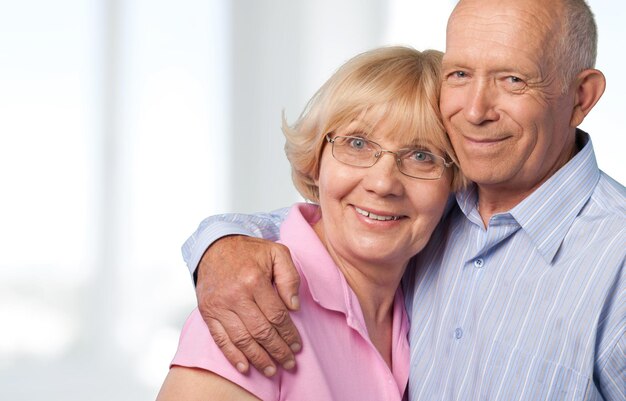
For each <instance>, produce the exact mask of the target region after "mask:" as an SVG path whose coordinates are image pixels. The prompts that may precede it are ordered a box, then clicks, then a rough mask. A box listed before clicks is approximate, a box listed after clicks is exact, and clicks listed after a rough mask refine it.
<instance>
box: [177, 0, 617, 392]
mask: <svg viewBox="0 0 626 401" xmlns="http://www.w3.org/2000/svg"><path fill="white" fill-rule="evenodd" d="M595 55H596V28H595V22H594V20H593V15H592V13H591V11H590V10H589V8H588V6H587V5H586V4H585V3H584V1H582V0H553V1H539V0H522V1H519V0H516V1H513V0H461V1H460V2H459V3H458V5H457V6H456V8H455V9H454V11H453V13H452V15H451V16H450V19H449V22H448V29H447V41H446V53H445V56H444V60H443V77H444V78H443V82H442V90H441V101H440V107H441V114H442V117H443V121H444V124H445V127H446V129H447V131H448V133H449V136H450V139H451V141H452V144H453V146H454V149H455V151H456V154H457V157H458V160H459V163H460V167H461V169H462V170H463V172H464V173H465V174H466V176H467V177H468V178H469V179H471V180H472V181H473V182H475V185H473V186H472V187H470V188H469V189H467V190H465V191H463V192H460V193H458V194H456V203H454V204H453V205H452V206H451V209H450V211H449V213H448V214H447V215H446V217H445V218H444V219H443V221H442V222H441V223H440V226H439V228H438V229H437V230H436V231H435V233H434V234H433V236H432V237H431V240H430V243H429V245H428V246H427V248H425V249H424V250H423V251H422V252H421V253H420V254H419V255H417V256H416V257H415V258H414V268H413V269H412V270H411V271H410V272H409V273H407V275H406V276H405V282H404V285H405V294H406V305H407V308H408V310H409V314H410V316H411V333H410V343H411V376H410V382H409V383H410V384H409V388H410V394H409V398H410V399H411V400H432V399H445V400H478V399H481V400H483V399H485V400H539V399H541V400H557V399H558V400H561V399H568V400H600V399H606V400H624V399H626V384H625V383H626V357H625V356H624V350H626V334H625V332H626V277H625V273H624V259H625V253H626V246H625V245H626V233H625V226H626V225H625V222H626V207H625V206H626V190H625V189H624V187H623V186H621V185H620V184H619V183H617V182H615V181H614V180H612V179H611V178H610V177H608V176H606V175H605V174H604V173H602V172H601V171H600V170H599V169H598V167H597V164H596V161H595V156H594V152H593V147H592V144H591V141H590V139H589V136H588V135H587V134H586V133H585V132H582V131H580V130H578V129H577V128H576V127H577V126H578V125H579V124H580V123H581V122H582V121H583V119H584V118H585V116H586V115H587V113H589V112H590V111H591V109H592V108H593V107H594V105H595V104H596V102H597V101H598V99H599V98H600V97H601V95H602V93H603V91H604V87H605V80H604V76H603V75H602V73H601V72H599V71H598V70H595V69H593V67H594V63H595ZM281 218H282V214H281V212H278V213H275V214H270V215H259V216H242V215H230V216H221V217H217V218H210V219H208V220H206V221H205V222H203V223H202V224H201V226H200V229H199V230H198V231H197V232H196V233H195V234H194V235H193V236H192V237H191V238H190V239H189V240H188V241H187V242H186V244H185V246H184V247H183V251H184V254H185V258H186V260H187V262H188V264H189V266H190V269H191V270H192V271H195V270H196V266H198V265H199V268H198V269H197V270H198V271H197V272H196V273H197V279H198V281H197V295H198V299H199V306H200V308H201V310H202V313H203V316H204V317H205V320H206V321H207V323H208V325H209V328H210V329H211V332H212V334H213V336H214V337H215V339H216V341H217V342H218V343H219V344H220V345H221V348H222V350H223V351H224V353H225V354H226V356H227V357H228V359H229V360H230V361H231V362H232V363H233V364H234V365H235V366H237V367H238V368H239V369H240V370H241V371H245V370H246V369H247V368H248V359H249V360H250V361H251V362H252V363H253V364H254V365H255V366H256V367H257V368H259V369H261V370H262V371H263V372H264V373H265V374H267V375H272V374H273V373H274V372H275V365H274V362H273V361H272V359H271V358H270V357H269V356H268V353H269V354H270V355H271V356H272V357H273V358H274V360H275V361H277V362H278V363H280V364H281V365H282V366H283V367H286V368H291V367H293V365H294V363H295V359H294V358H295V357H294V352H297V351H298V349H299V348H300V346H301V345H300V340H299V336H298V334H297V333H296V331H295V329H294V327H293V326H292V324H291V321H290V319H289V317H288V313H287V309H286V307H285V306H284V305H283V303H282V302H281V300H282V301H283V302H284V303H285V304H286V305H287V307H289V308H290V309H297V303H298V302H297V301H298V299H297V283H298V277H297V275H296V274H295V272H294V271H293V270H292V267H291V262H290V259H289V255H288V253H287V252H286V251H285V250H284V249H283V248H281V247H280V246H279V245H276V244H273V243H270V242H266V241H263V240H260V239H256V238H248V237H243V236H229V237H227V238H223V239H220V240H219V241H217V242H216V243H215V244H214V245H212V246H211V247H210V248H209V249H208V251H206V252H204V251H205V249H206V248H207V246H208V245H209V244H210V242H211V241H212V240H214V239H217V238H219V237H221V236H224V235H228V234H251V233H252V232H262V233H264V235H265V237H266V238H268V239H275V237H276V233H277V232H278V231H277V230H278V228H277V226H278V225H279V224H280V221H281ZM233 223H234V224H233ZM201 256H202V259H201V260H200V257H201ZM198 261H199V264H198ZM272 280H273V281H274V283H275V285H276V288H277V291H278V295H276V293H275V292H274V290H273V287H272V286H271V281H272ZM279 297H280V298H279ZM235 345H237V346H235ZM305 346H306V345H305ZM247 358H248V359H247Z"/></svg>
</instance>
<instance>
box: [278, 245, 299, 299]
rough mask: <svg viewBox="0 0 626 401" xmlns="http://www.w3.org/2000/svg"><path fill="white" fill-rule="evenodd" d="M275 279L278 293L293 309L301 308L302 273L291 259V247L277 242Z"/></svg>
mask: <svg viewBox="0 0 626 401" xmlns="http://www.w3.org/2000/svg"><path fill="white" fill-rule="evenodd" d="M272 262H273V276H274V277H273V279H274V284H275V285H276V290H277V291H278V295H279V296H280V298H281V299H282V300H283V302H284V303H285V305H287V307H289V309H291V310H298V309H300V299H299V297H298V290H299V287H300V275H299V274H298V271H297V270H296V267H295V266H294V264H293V261H292V259H291V253H290V252H289V248H287V247H286V246H284V245H281V244H276V246H275V247H274V248H272Z"/></svg>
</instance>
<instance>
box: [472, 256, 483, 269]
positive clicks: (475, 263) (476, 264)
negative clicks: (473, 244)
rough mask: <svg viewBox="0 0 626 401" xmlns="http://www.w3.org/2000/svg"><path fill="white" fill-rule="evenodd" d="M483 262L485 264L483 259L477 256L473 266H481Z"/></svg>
mask: <svg viewBox="0 0 626 401" xmlns="http://www.w3.org/2000/svg"><path fill="white" fill-rule="evenodd" d="M484 264H485V261H484V260H482V259H481V258H478V259H476V260H475V261H474V266H476V267H477V268H479V269H480V268H481V267H483V265H484Z"/></svg>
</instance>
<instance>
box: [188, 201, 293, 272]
mask: <svg viewBox="0 0 626 401" xmlns="http://www.w3.org/2000/svg"><path fill="white" fill-rule="evenodd" d="M287 213H289V208H284V209H278V210H275V211H273V212H270V213H257V214H240V213H230V214H220V215H216V216H211V217H208V218H206V219H204V220H203V221H202V222H201V223H200V225H199V226H198V229H197V230H196V231H195V232H194V233H193V234H192V235H191V237H189V238H188V239H187V241H185V243H184V244H183V246H182V253H183V259H184V260H185V263H187V267H188V268H189V272H190V273H191V275H192V277H193V274H194V272H195V271H196V267H197V266H198V263H199V262H200V258H202V255H203V254H204V251H206V250H207V248H208V247H209V246H210V245H211V244H212V243H213V242H215V241H217V240H218V239H220V238H222V237H225V236H227V235H247V236H251V237H258V238H265V239H267V240H270V241H276V240H278V238H279V234H280V225H281V223H282V222H283V220H285V217H287Z"/></svg>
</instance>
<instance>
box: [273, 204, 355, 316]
mask: <svg viewBox="0 0 626 401" xmlns="http://www.w3.org/2000/svg"><path fill="white" fill-rule="evenodd" d="M320 217H321V216H320V211H319V207H318V206H317V205H313V204H305V203H300V204H296V205H294V206H293V207H292V208H291V210H290V211H289V214H288V215H287V218H286V220H285V221H284V222H283V223H282V225H281V227H280V237H281V242H282V243H283V244H285V245H286V246H288V247H289V248H290V249H291V250H292V251H293V255H292V257H293V256H295V257H296V258H297V263H299V264H300V266H302V267H303V268H302V269H301V271H300V274H301V276H302V277H303V278H304V279H305V280H306V281H307V284H308V287H309V290H310V292H311V296H312V297H313V299H314V300H315V301H316V302H317V303H319V304H320V305H321V306H322V307H324V308H326V309H329V310H334V311H337V312H342V313H344V314H345V315H346V316H347V317H348V318H350V317H352V316H353V314H354V313H355V311H360V310H361V309H360V307H354V304H355V302H356V303H357V305H358V299H357V298H356V295H354V293H353V292H352V291H351V290H350V288H349V286H348V283H347V282H346V279H345V277H344V276H343V274H341V272H340V271H339V269H338V268H337V267H336V265H335V262H334V261H333V259H332V258H331V257H330V254H329V253H328V251H327V250H326V248H325V247H324V245H323V244H322V241H321V240H320V239H319V237H318V236H317V234H316V233H315V231H314V230H313V227H312V225H313V224H315V223H316V222H317V221H318V220H319V219H320ZM312 263H314V265H311V264H312ZM354 317H355V318H356V319H357V320H362V319H363V318H362V316H354Z"/></svg>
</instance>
